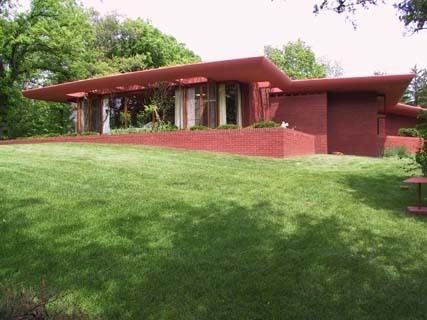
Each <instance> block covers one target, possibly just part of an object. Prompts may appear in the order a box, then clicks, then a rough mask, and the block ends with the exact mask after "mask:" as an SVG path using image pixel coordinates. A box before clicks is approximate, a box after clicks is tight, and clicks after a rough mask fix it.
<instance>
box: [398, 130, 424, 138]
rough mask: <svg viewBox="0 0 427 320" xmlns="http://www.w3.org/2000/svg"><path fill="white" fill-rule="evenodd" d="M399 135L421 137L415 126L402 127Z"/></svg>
mask: <svg viewBox="0 0 427 320" xmlns="http://www.w3.org/2000/svg"><path fill="white" fill-rule="evenodd" d="M399 136H402V137H419V136H420V133H419V132H418V130H417V129H415V128H400V129H399Z"/></svg>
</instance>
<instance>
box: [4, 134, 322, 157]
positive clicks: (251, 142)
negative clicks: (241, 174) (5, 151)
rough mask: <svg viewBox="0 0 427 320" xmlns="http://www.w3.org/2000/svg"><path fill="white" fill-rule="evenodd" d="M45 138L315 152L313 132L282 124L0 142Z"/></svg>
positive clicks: (260, 152)
mask: <svg viewBox="0 0 427 320" xmlns="http://www.w3.org/2000/svg"><path fill="white" fill-rule="evenodd" d="M49 142H59V143H60V142H79V143H106V144H136V145H139V144H141V145H151V146H161V147H172V148H183V149H192V150H205V151H213V152H228V153H236V154H242V155H251V156H266V157H276V158H282V157H288V156H297V155H307V154H314V153H315V137H314V136H313V135H310V134H306V133H303V132H299V131H296V130H291V129H283V128H260V129H248V128H247V129H238V130H237V129H231V130H219V129H218V130H203V131H184V130H182V131H173V132H155V133H140V134H125V135H101V136H78V137H53V138H34V139H16V140H5V141H0V145H1V144H3V145H5V144H34V143H49Z"/></svg>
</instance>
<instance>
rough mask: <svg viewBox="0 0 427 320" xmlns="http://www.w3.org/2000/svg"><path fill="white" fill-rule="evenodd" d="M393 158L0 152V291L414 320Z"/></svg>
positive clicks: (423, 303) (232, 311)
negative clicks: (42, 290)
mask: <svg viewBox="0 0 427 320" xmlns="http://www.w3.org/2000/svg"><path fill="white" fill-rule="evenodd" d="M403 164H404V162H402V160H398V159H390V158H389V159H371V158H362V157H346V156H326V155H324V156H313V157H303V158H292V159H266V158H251V157H240V156H231V155H221V154H210V153H203V152H190V151H176V150H167V149H160V148H150V147H131V146H107V145H79V144H44V145H19V146H18V145H16V146H2V147H0V237H1V238H0V259H1V260H0V282H1V283H3V284H6V285H15V284H16V285H23V286H26V287H37V286H38V285H39V284H40V279H41V278H44V279H45V280H46V282H47V284H48V286H49V287H51V288H53V289H54V290H58V291H60V292H62V293H63V294H65V295H66V298H67V299H68V300H69V301H71V302H73V303H76V304H79V305H81V306H83V308H84V309H85V310H87V311H88V312H89V313H90V314H92V315H94V316H98V315H102V317H103V318H104V319H393V318H394V319H420V318H425V317H426V315H427V299H426V297H427V220H425V219H423V218H416V217H410V216H408V215H407V214H406V213H405V211H404V207H405V206H406V205H408V204H410V203H412V202H414V200H415V191H414V190H413V189H411V190H406V191H405V190H401V189H400V188H399V186H400V185H402V183H401V181H402V180H403V179H404V178H405V177H406V175H407V173H406V172H405V170H404V169H403Z"/></svg>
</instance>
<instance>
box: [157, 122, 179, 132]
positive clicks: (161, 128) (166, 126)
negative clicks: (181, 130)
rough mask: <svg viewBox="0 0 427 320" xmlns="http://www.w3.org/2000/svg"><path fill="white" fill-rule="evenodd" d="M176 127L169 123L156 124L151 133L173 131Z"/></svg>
mask: <svg viewBox="0 0 427 320" xmlns="http://www.w3.org/2000/svg"><path fill="white" fill-rule="evenodd" d="M175 130H178V127H177V126H176V125H175V124H173V123H171V122H162V121H159V122H156V123H155V124H154V125H153V126H152V127H151V131H175Z"/></svg>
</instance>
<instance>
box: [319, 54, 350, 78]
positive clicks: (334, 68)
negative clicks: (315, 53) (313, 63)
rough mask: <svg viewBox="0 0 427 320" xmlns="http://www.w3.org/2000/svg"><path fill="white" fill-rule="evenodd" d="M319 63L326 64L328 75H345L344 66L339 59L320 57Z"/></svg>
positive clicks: (333, 76)
mask: <svg viewBox="0 0 427 320" xmlns="http://www.w3.org/2000/svg"><path fill="white" fill-rule="evenodd" d="M319 63H321V64H323V65H324V66H325V68H326V76H327V77H330V78H335V77H341V76H343V75H344V68H343V67H342V65H341V64H340V63H339V62H338V61H332V60H329V59H327V58H321V59H319Z"/></svg>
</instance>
